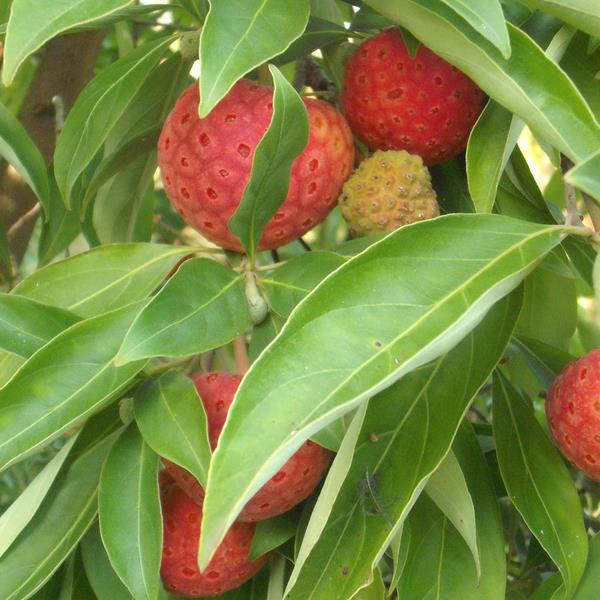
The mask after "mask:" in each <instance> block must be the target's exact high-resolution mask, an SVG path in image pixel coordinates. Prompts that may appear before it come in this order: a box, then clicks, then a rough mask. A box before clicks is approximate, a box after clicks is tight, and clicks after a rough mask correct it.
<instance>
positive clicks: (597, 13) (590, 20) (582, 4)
mask: <svg viewBox="0 0 600 600" xmlns="http://www.w3.org/2000/svg"><path fill="white" fill-rule="evenodd" d="M523 4H525V6H528V7H529V8H532V9H538V10H543V11H544V12H547V13H549V14H551V15H554V16H555V17H558V18H559V19H561V20H562V21H564V22H565V23H569V25H573V26H574V27H576V28H577V29H581V30H582V31H585V32H587V33H589V34H590V35H596V36H598V35H600V5H598V4H597V3H596V2H590V1H589V0H523Z"/></svg>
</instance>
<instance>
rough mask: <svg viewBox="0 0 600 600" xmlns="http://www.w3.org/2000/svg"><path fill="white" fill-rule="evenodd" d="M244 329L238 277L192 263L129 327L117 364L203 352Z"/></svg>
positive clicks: (208, 263)
mask: <svg viewBox="0 0 600 600" xmlns="http://www.w3.org/2000/svg"><path fill="white" fill-rule="evenodd" d="M249 324H250V315H249V312H248V303H247V301H246V297H245V295H244V285H243V282H242V278H241V276H240V275H238V274H236V273H234V272H233V271H232V270H231V269H228V268H226V267H223V266H222V265H219V264H218V263H216V262H215V261H213V260H209V259H207V258H192V259H190V260H187V261H186V262H185V263H183V265H181V267H179V269H178V270H177V272H176V273H175V274H174V275H173V276H172V277H171V279H169V281H168V282H167V284H166V285H165V286H164V287H163V288H162V289H161V290H160V292H158V294H156V296H154V298H153V299H152V301H151V302H150V303H149V304H148V306H146V308H145V309H144V310H143V311H142V312H141V313H140V314H139V316H138V318H136V320H135V321H134V322H133V324H132V326H131V329H130V330H129V331H128V332H127V335H126V337H125V340H124V341H123V345H122V346H121V349H120V350H119V355H118V357H117V361H118V362H119V363H120V364H125V363H127V362H129V361H132V360H138V359H139V358H141V357H150V356H188V355H191V354H196V353H199V352H206V351H207V350H210V349H211V348H216V347H218V346H222V345H224V344H226V343H227V342H230V341H231V340H232V339H234V338H235V337H237V336H239V335H240V334H241V333H242V332H243V331H244V329H246V327H247V326H248V325H249Z"/></svg>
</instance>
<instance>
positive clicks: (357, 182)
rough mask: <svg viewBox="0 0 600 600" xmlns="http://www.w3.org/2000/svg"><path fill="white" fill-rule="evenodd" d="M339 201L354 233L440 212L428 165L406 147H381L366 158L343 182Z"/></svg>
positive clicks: (394, 226)
mask: <svg viewBox="0 0 600 600" xmlns="http://www.w3.org/2000/svg"><path fill="white" fill-rule="evenodd" d="M339 204H340V209H341V211H342V215H343V216H344V219H345V220H346V223H347V224H348V229H349V230H350V233H351V235H352V236H353V237H361V236H364V235H374V234H376V233H383V232H385V231H392V230H393V229H397V228H398V227H401V226H402V225H408V224H409V223H414V222H415V221H422V220H423V219H431V218H432V217H437V216H438V215H439V214H440V207H439V206H438V203H437V199H436V194H435V190H434V189H433V187H431V176H430V175H429V171H428V170H427V167H425V166H424V165H423V161H422V160H421V157H420V156H417V155H416V154H415V155H413V154H409V153H408V152H405V151H404V150H387V151H382V150H378V151H377V152H375V153H373V154H372V155H371V156H370V157H369V158H367V159H365V160H363V161H362V162H361V163H360V165H359V166H358V168H357V169H356V171H354V173H353V174H352V176H351V177H350V179H348V181H346V183H345V184H344V187H343V189H342V195H341V196H340V199H339Z"/></svg>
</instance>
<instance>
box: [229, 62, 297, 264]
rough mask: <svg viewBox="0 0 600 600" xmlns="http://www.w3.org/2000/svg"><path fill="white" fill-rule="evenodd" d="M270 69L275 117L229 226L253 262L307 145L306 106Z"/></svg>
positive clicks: (255, 154)
mask: <svg viewBox="0 0 600 600" xmlns="http://www.w3.org/2000/svg"><path fill="white" fill-rule="evenodd" d="M269 69H270V71H271V75H272V76H273V81H274V83H275V92H274V94H273V117H272V118H271V123H270V125H269V128H268V129H267V131H266V133H265V135H264V136H263V138H262V139H261V140H260V142H259V144H258V146H257V147H256V150H255V152H254V158H253V159H252V174H251V176H250V181H249V182H248V184H247V185H246V187H245V188H244V194H243V196H242V200H241V202H240V205H239V206H238V208H237V209H236V211H235V213H234V214H233V216H232V217H231V219H229V223H228V225H229V229H231V231H232V232H233V233H234V234H235V235H237V237H238V238H239V239H240V241H241V242H242V244H243V245H244V248H245V249H246V252H247V254H248V256H249V258H250V260H251V261H254V257H255V255H256V249H257V246H258V240H259V239H260V235H261V233H262V230H263V229H264V227H265V225H266V224H267V223H268V222H269V221H270V220H271V217H272V216H273V215H274V214H275V212H276V211H277V209H278V208H279V207H280V206H281V204H282V203H283V201H284V200H285V198H286V196H287V193H288V188H289V184H290V172H291V170H292V164H293V162H294V160H295V159H296V157H297V156H298V155H299V154H300V153H301V152H302V150H303V149H304V147H305V146H306V144H307V142H308V113H307V111H306V107H305V105H304V103H303V102H302V100H301V98H300V96H298V93H297V92H296V90H294V88H293V87H292V86H291V84H289V83H288V82H287V80H286V79H285V77H284V76H283V75H282V74H281V73H280V71H279V70H278V69H277V68H276V67H273V66H270V67H269Z"/></svg>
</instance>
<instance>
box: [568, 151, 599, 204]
mask: <svg viewBox="0 0 600 600" xmlns="http://www.w3.org/2000/svg"><path fill="white" fill-rule="evenodd" d="M599 172H600V150H599V151H598V152H596V153H595V154H592V155H591V156H590V157H588V158H587V159H586V160H584V161H583V162H581V163H579V164H578V165H577V166H576V167H575V168H573V169H571V170H570V171H569V172H568V173H567V175H566V176H565V179H566V180H567V181H568V182H569V183H571V184H573V185H574V186H576V187H578V188H579V189H580V190H583V191H584V192H586V193H588V194H589V195H590V196H593V197H594V198H596V200H598V202H600V176H599V175H598V173H599Z"/></svg>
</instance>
